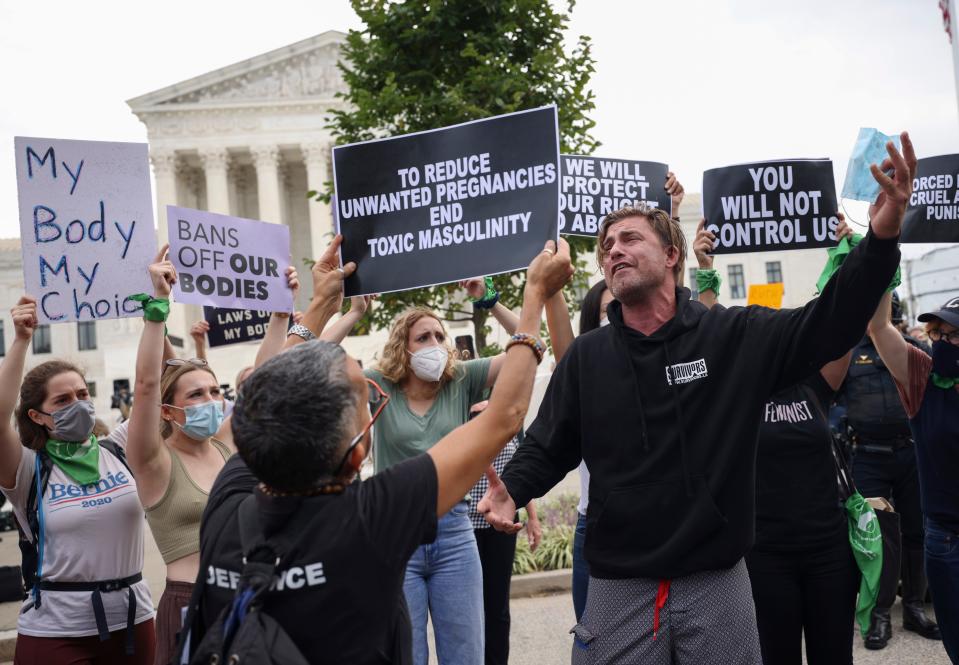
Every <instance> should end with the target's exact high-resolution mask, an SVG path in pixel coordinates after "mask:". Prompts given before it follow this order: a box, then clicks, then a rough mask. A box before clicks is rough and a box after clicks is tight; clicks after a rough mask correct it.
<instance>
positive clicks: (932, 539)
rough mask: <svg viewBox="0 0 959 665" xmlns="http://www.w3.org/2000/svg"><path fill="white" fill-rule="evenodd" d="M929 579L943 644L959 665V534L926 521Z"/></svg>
mask: <svg viewBox="0 0 959 665" xmlns="http://www.w3.org/2000/svg"><path fill="white" fill-rule="evenodd" d="M925 550H926V577H927V578H928V580H929V590H930V591H931V592H932V606H933V607H934V608H936V621H937V622H938V623H939V630H940V631H941V632H942V644H943V646H944V647H946V653H948V654H949V658H951V659H952V662H953V663H959V533H956V532H955V531H952V530H950V529H946V528H944V527H943V526H941V525H940V524H939V523H937V522H935V521H933V520H931V519H927V520H926V542H925Z"/></svg>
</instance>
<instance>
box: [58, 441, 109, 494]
mask: <svg viewBox="0 0 959 665" xmlns="http://www.w3.org/2000/svg"><path fill="white" fill-rule="evenodd" d="M46 451H47V455H49V456H50V459H52V460H53V463H54V464H56V465H57V466H58V467H60V470H61V471H63V472H64V473H65V474H67V475H68V476H69V477H70V478H72V479H73V480H74V481H75V482H76V483H77V484H78V485H90V484H92V483H95V482H97V481H98V480H100V444H99V443H98V442H97V437H95V436H94V435H92V434H91V435H90V440H89V441H84V442H82V443H71V442H69V441H57V440H55V439H47V446H46Z"/></svg>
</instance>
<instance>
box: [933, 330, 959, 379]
mask: <svg viewBox="0 0 959 665" xmlns="http://www.w3.org/2000/svg"><path fill="white" fill-rule="evenodd" d="M932 371H933V372H935V373H936V374H938V375H939V376H944V377H946V378H949V379H955V378H957V377H959V346H956V345H955V344H950V343H949V342H947V341H946V340H944V339H940V340H939V341H937V342H933V343H932Z"/></svg>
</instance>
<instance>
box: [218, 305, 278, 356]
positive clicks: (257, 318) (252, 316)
mask: <svg viewBox="0 0 959 665" xmlns="http://www.w3.org/2000/svg"><path fill="white" fill-rule="evenodd" d="M270 316H271V313H270V312H268V311H266V310H262V309H260V310H252V309H220V308H218V307H204V308H203V318H204V320H206V322H207V323H209V324H210V330H209V331H208V332H207V334H206V338H207V342H208V343H209V344H210V347H211V348H212V347H215V346H227V345H228V344H239V343H241V342H256V341H258V340H261V339H263V336H264V335H265V334H266V327H267V325H268V324H269V323H270ZM290 323H292V321H290Z"/></svg>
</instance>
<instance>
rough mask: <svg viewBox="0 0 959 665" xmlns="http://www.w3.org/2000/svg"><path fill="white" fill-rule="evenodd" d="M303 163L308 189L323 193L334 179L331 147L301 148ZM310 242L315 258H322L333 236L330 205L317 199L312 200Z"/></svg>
mask: <svg viewBox="0 0 959 665" xmlns="http://www.w3.org/2000/svg"><path fill="white" fill-rule="evenodd" d="M300 149H301V150H302V152H303V163H304V164H305V165H306V188H307V189H309V190H313V191H316V192H322V191H324V189H325V188H326V181H327V180H330V179H331V178H332V174H331V173H330V172H329V169H328V168H327V164H328V163H329V159H330V146H329V144H326V143H319V142H316V143H307V144H305V145H302V146H300ZM308 205H309V211H310V240H311V244H312V246H313V247H312V249H313V256H320V255H321V254H322V253H323V250H324V249H326V245H327V244H328V243H329V241H330V238H332V236H333V214H332V210H331V208H330V206H329V205H327V204H326V203H323V202H322V201H317V200H316V199H315V198H313V199H310V202H309V204H308Z"/></svg>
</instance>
